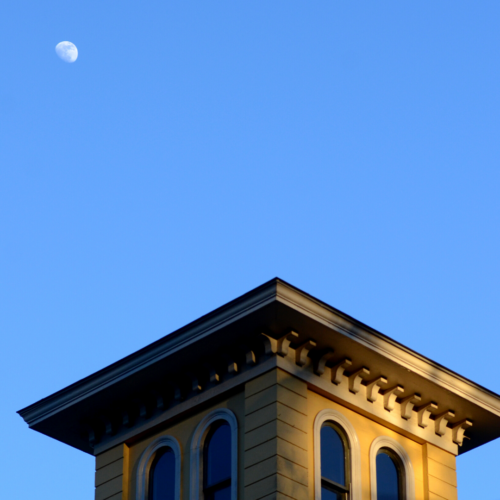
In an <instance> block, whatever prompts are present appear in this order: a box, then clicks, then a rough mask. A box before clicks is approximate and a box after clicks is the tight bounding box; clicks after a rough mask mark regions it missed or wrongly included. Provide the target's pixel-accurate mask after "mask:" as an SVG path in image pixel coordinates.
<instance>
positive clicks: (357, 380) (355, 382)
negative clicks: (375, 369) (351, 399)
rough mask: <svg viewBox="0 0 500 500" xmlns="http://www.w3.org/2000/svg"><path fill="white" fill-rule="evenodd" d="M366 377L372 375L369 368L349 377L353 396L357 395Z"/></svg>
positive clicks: (361, 369) (357, 371)
mask: <svg viewBox="0 0 500 500" xmlns="http://www.w3.org/2000/svg"><path fill="white" fill-rule="evenodd" d="M366 375H370V370H369V369H368V368H365V367H363V368H360V369H359V370H356V371H355V372H354V373H351V374H350V375H349V390H350V391H351V392H352V393H353V394H357V393H358V392H359V390H360V388H361V382H362V381H363V378H364V377H365V376H366Z"/></svg>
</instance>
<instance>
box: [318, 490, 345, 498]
mask: <svg viewBox="0 0 500 500" xmlns="http://www.w3.org/2000/svg"><path fill="white" fill-rule="evenodd" d="M321 500H342V495H341V493H334V492H333V491H330V490H329V489H327V488H321Z"/></svg>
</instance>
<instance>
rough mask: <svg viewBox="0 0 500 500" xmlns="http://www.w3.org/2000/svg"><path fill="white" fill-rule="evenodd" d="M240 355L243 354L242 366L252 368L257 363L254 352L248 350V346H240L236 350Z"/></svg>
mask: <svg viewBox="0 0 500 500" xmlns="http://www.w3.org/2000/svg"><path fill="white" fill-rule="evenodd" d="M238 350H239V351H240V352H241V353H243V355H244V357H245V364H244V366H253V365H255V364H256V363H257V358H256V357H255V352H254V351H253V350H252V349H250V348H249V347H248V346H246V345H244V344H242V345H240V346H239V349H238Z"/></svg>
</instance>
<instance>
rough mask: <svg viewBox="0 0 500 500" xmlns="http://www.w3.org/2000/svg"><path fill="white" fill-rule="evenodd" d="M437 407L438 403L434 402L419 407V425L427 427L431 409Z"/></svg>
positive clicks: (423, 427)
mask: <svg viewBox="0 0 500 500" xmlns="http://www.w3.org/2000/svg"><path fill="white" fill-rule="evenodd" d="M437 409H438V405H437V403H432V402H431V403H427V404H426V405H423V406H419V407H418V408H417V415H418V425H419V426H420V427H422V429H425V428H426V427H427V426H428V425H429V421H430V416H431V411H432V410H437Z"/></svg>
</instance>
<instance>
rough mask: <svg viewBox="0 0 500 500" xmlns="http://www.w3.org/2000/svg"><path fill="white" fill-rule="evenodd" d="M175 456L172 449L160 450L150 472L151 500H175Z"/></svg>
mask: <svg viewBox="0 0 500 500" xmlns="http://www.w3.org/2000/svg"><path fill="white" fill-rule="evenodd" d="M174 497H175V455H174V452H173V451H172V450H171V449H170V448H164V449H163V450H160V451H159V452H158V453H157V454H156V457H155V459H154V461H153V464H152V466H151V469H150V472H149V500H175V498H174Z"/></svg>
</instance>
